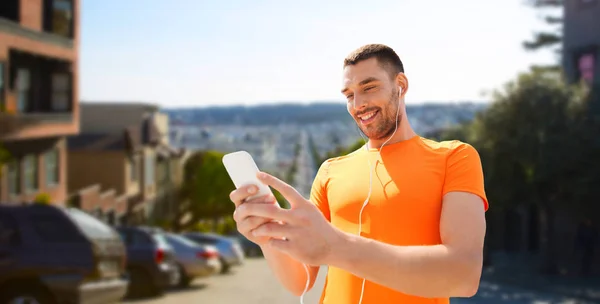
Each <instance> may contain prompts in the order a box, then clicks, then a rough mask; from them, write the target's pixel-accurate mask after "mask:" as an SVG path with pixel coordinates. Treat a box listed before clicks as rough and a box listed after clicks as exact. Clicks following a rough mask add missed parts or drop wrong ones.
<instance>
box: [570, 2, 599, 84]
mask: <svg viewBox="0 0 600 304" xmlns="http://www.w3.org/2000/svg"><path fill="white" fill-rule="evenodd" d="M563 5H564V10H563V11H564V21H563V22H564V25H563V33H562V34H563V35H562V38H563V46H562V51H563V56H562V60H563V62H562V64H563V69H564V71H565V76H566V77H567V80H568V81H569V82H571V83H574V82H579V81H580V80H583V81H584V82H586V83H588V84H590V85H591V84H593V83H596V84H599V83H600V76H598V75H600V31H598V30H597V29H599V28H600V0H574V1H564V4H563ZM594 29H596V30H594Z"/></svg>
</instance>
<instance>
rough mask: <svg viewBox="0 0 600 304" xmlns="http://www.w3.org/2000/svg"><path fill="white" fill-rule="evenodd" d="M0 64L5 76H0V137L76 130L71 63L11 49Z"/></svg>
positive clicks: (32, 135)
mask: <svg viewBox="0 0 600 304" xmlns="http://www.w3.org/2000/svg"><path fill="white" fill-rule="evenodd" d="M7 66H8V68H6V67H7ZM0 67H1V68H2V69H1V70H0V71H2V72H0V74H1V75H4V76H8V77H4V78H5V79H4V81H2V79H1V78H0V96H1V95H4V96H1V97H0V106H1V107H2V110H3V111H2V114H1V115H0V130H2V134H0V137H3V136H9V137H10V136H13V137H14V136H16V137H19V138H20V137H23V136H24V137H37V136H59V135H67V134H72V133H73V132H74V131H76V130H74V129H77V127H78V126H77V124H76V123H75V120H74V111H73V109H74V105H73V100H74V98H73V90H72V88H73V74H72V65H71V63H69V62H66V61H60V60H56V59H51V58H46V57H41V56H36V55H32V54H28V53H24V52H20V51H15V50H11V51H10V52H9V60H8V65H6V64H5V65H4V67H2V63H1V62H0ZM36 129H37V130H36ZM15 133H16V134H15Z"/></svg>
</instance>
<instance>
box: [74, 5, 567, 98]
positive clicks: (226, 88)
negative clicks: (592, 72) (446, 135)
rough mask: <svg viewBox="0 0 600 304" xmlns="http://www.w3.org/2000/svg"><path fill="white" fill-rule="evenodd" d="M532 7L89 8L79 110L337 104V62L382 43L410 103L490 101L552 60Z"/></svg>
mask: <svg viewBox="0 0 600 304" xmlns="http://www.w3.org/2000/svg"><path fill="white" fill-rule="evenodd" d="M524 2H525V0H485V1H481V0H458V1H446V0H429V1H426V0H370V1H356V0H327V1H316V0H303V1H289V0H252V1H248V0H228V1H217V0H213V1H206V0H173V1H164V0H127V1H123V0H102V1H82V3H83V7H82V11H81V14H82V18H81V27H82V28H81V31H82V32H81V49H80V51H81V54H80V60H81V61H80V77H81V78H80V85H81V95H80V97H81V99H82V100H84V101H111V102H115V101H116V102H119V101H123V102H125V101H127V102H129V101H139V102H150V103H155V104H158V105H160V106H163V107H195V106H211V105H234V104H245V105H253V104H264V103H276V102H290V101H292V102H310V101H321V100H327V101H340V102H343V100H344V98H343V96H342V95H341V93H340V89H341V83H342V63H343V59H344V57H345V56H346V55H348V54H349V53H350V52H351V51H353V50H354V49H356V48H358V47H360V46H361V45H364V44H368V43H383V44H386V45H388V46H390V47H392V48H393V49H394V50H395V51H396V52H397V53H398V55H399V56H400V58H401V59H402V61H403V63H404V68H405V73H406V76H407V77H408V80H409V90H408V92H407V95H406V100H407V103H409V104H411V103H412V104H416V103H422V102H453V101H485V100H487V99H488V97H487V95H485V94H483V93H485V92H489V91H490V90H493V89H496V88H499V87H501V86H502V85H503V84H504V83H506V82H507V81H509V80H511V79H514V78H515V76H516V75H517V74H518V73H519V72H523V71H525V70H527V69H528V67H529V66H530V65H531V64H545V63H552V62H554V61H555V60H556V58H555V56H554V55H553V54H552V53H551V52H550V51H542V52H527V51H525V50H524V49H523V48H522V42H523V41H524V40H527V39H529V38H530V37H531V36H532V34H533V33H534V32H535V31H536V30H540V29H545V28H548V27H547V26H546V25H545V24H544V23H543V22H542V21H541V17H540V16H541V14H540V12H538V11H536V10H533V9H531V8H529V7H528V6H526V5H525V4H524Z"/></svg>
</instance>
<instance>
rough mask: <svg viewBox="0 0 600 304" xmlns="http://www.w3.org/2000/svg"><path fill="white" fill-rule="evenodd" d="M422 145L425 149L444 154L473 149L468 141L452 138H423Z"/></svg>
mask: <svg viewBox="0 0 600 304" xmlns="http://www.w3.org/2000/svg"><path fill="white" fill-rule="evenodd" d="M422 142H423V145H424V146H425V148H426V149H428V150H429V151H431V152H435V153H439V154H442V155H444V156H448V155H450V154H453V153H454V152H457V151H461V150H465V149H466V150H475V148H474V147H473V146H471V145H470V144H469V143H466V142H463V141H460V140H457V139H452V140H444V141H436V140H433V139H428V138H423V140H422Z"/></svg>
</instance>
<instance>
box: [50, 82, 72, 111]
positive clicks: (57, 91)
mask: <svg viewBox="0 0 600 304" xmlns="http://www.w3.org/2000/svg"><path fill="white" fill-rule="evenodd" d="M70 97H71V75H69V74H66V73H61V74H52V110H54V111H66V110H68V109H69V104H70V102H69V101H70V100H71V98H70Z"/></svg>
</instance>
